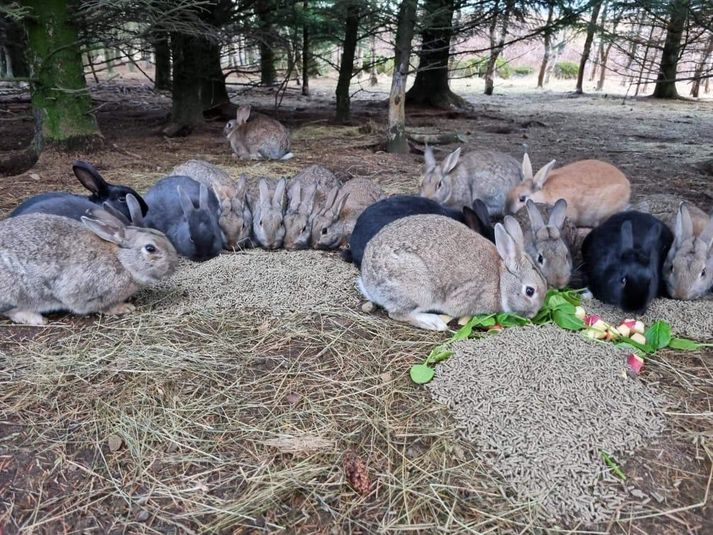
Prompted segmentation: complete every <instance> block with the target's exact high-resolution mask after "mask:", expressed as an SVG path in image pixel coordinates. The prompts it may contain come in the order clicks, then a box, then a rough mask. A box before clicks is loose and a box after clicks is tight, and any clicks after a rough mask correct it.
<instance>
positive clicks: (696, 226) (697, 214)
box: [632, 193, 709, 236]
mask: <svg viewBox="0 0 713 535" xmlns="http://www.w3.org/2000/svg"><path fill="white" fill-rule="evenodd" d="M682 202H685V201H684V200H683V199H681V198H678V197H674V196H672V195H669V194H667V193H651V194H649V195H646V196H644V197H642V198H641V199H640V200H639V202H637V203H634V205H633V206H632V209H634V210H638V211H640V212H644V213H646V214H651V215H652V216H654V217H657V218H658V219H660V220H661V221H663V222H664V223H666V226H668V228H670V229H671V232H673V233H674V234H675V233H676V219H677V217H678V212H679V208H680V206H681V203H682ZM686 210H687V211H688V215H689V217H690V218H691V223H692V224H693V235H694V236H698V235H700V234H701V232H703V229H704V228H705V226H706V225H707V224H708V221H709V218H708V214H706V213H705V212H704V211H703V210H701V209H700V208H698V207H697V206H694V205H692V204H690V203H686Z"/></svg>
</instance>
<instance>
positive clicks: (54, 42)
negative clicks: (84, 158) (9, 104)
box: [22, 0, 102, 153]
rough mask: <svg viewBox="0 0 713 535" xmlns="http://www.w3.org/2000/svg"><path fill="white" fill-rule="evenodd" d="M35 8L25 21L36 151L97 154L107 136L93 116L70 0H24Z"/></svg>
mask: <svg viewBox="0 0 713 535" xmlns="http://www.w3.org/2000/svg"><path fill="white" fill-rule="evenodd" d="M22 4H23V5H25V6H27V7H30V8H31V9H32V14H31V16H29V17H27V18H26V19H25V24H26V30H27V37H28V40H27V44H28V49H27V52H28V60H29V63H30V68H31V71H32V78H33V80H32V83H31V91H32V111H33V114H34V117H35V149H36V151H37V152H38V153H39V152H40V151H41V150H42V148H43V147H44V146H48V145H52V146H56V147H58V148H60V149H63V150H70V151H75V150H82V151H84V150H91V149H92V148H94V147H96V146H97V145H99V144H101V140H102V138H101V134H100V133H99V128H98V127H97V122H96V119H95V117H94V115H92V114H91V112H90V110H91V105H92V101H91V97H90V95H89V92H88V90H87V84H86V80H85V79H84V67H83V65H82V56H81V53H80V50H79V35H78V33H77V29H76V28H75V27H74V26H73V25H72V23H71V20H70V17H69V14H68V12H67V0H23V2H22Z"/></svg>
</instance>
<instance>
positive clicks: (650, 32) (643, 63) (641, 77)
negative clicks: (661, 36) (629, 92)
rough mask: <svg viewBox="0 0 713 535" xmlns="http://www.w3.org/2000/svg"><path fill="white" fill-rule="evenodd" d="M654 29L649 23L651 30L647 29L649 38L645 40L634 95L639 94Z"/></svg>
mask: <svg viewBox="0 0 713 535" xmlns="http://www.w3.org/2000/svg"><path fill="white" fill-rule="evenodd" d="M655 29H656V26H654V25H653V24H652V25H651V30H649V38H648V40H647V41H646V47H645V48H644V58H643V59H642V60H641V69H640V70H639V79H638V80H637V82H636V91H635V92H634V96H635V97H636V96H638V95H639V91H640V90H641V80H642V79H643V77H644V71H645V70H646V61H647V60H648V58H649V51H650V50H651V46H652V45H653V42H652V40H653V38H654V30H655Z"/></svg>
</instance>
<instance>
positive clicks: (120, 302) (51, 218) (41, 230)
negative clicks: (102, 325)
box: [0, 206, 178, 325]
mask: <svg viewBox="0 0 713 535" xmlns="http://www.w3.org/2000/svg"><path fill="white" fill-rule="evenodd" d="M95 211H96V213H95V216H99V215H100V213H101V217H87V216H83V217H82V219H81V222H80V221H75V220H73V219H69V218H67V217H62V216H56V215H48V214H28V215H23V216H19V217H13V218H8V219H6V220H4V221H0V314H2V315H5V316H7V317H8V318H10V319H11V320H12V321H14V322H16V323H24V324H28V325H44V324H45V323H47V320H46V319H45V318H44V317H43V316H42V314H44V313H47V312H54V311H60V310H67V311H69V312H72V313H74V314H90V313H93V312H103V313H106V314H125V313H128V312H131V311H133V310H134V308H135V307H134V306H133V305H132V304H130V303H126V300H127V299H128V298H129V297H130V296H131V295H133V294H134V293H135V292H136V291H137V290H138V289H139V288H141V287H142V286H145V285H149V284H152V283H154V282H156V281H158V280H160V279H162V278H164V277H167V276H169V275H171V274H172V273H173V271H174V270H175V268H176V264H177V260H178V259H177V255H176V250H175V248H174V247H173V245H172V244H171V242H170V241H169V240H168V239H167V238H166V236H164V235H163V234H162V233H161V232H158V231H156V230H153V229H145V228H138V227H133V226H126V225H124V224H123V223H122V222H121V221H119V220H117V219H115V218H112V217H111V216H110V215H109V214H108V213H106V212H104V211H103V210H102V209H101V208H100V207H98V206H97V207H95Z"/></svg>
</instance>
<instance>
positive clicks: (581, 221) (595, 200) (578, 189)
mask: <svg viewBox="0 0 713 535" xmlns="http://www.w3.org/2000/svg"><path fill="white" fill-rule="evenodd" d="M554 164H555V160H552V161H551V162H550V163H548V164H547V165H545V166H544V167H543V168H542V169H540V170H539V171H538V172H537V174H536V175H535V176H533V174H532V164H531V163H530V158H529V157H528V155H527V154H525V156H524V157H523V161H522V174H523V177H524V178H523V181H522V183H520V184H519V185H517V186H515V187H514V188H513V189H512V190H510V192H509V193H508V196H507V202H506V205H505V211H506V212H507V213H509V214H514V213H517V212H518V211H519V210H520V209H521V208H522V207H524V206H525V203H526V202H527V199H532V200H533V201H534V202H541V203H547V204H554V203H555V202H556V201H557V200H558V199H564V200H566V201H567V217H568V218H569V219H570V220H571V221H572V222H573V223H574V224H575V225H577V226H578V227H596V226H597V225H598V224H599V223H601V222H602V221H604V220H605V219H607V218H608V217H609V216H611V215H613V214H616V213H617V212H621V211H622V210H624V209H625V208H626V206H627V205H628V204H629V197H630V195H631V185H630V184H629V180H628V179H627V178H626V176H624V173H622V172H621V171H620V170H619V169H617V168H616V167H614V166H613V165H612V164H610V163H607V162H602V161H600V160H581V161H578V162H573V163H570V164H567V165H565V166H564V167H560V168H559V169H555V170H552V167H553V166H554Z"/></svg>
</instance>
